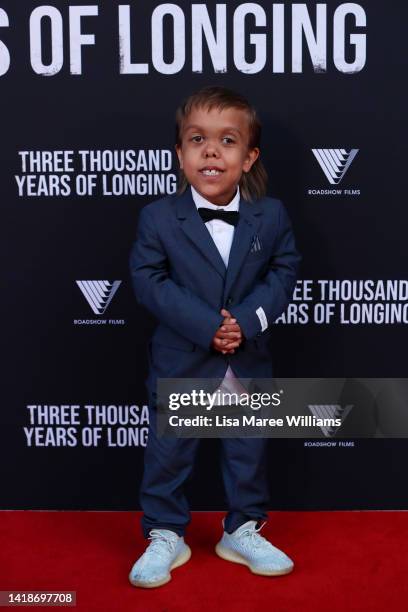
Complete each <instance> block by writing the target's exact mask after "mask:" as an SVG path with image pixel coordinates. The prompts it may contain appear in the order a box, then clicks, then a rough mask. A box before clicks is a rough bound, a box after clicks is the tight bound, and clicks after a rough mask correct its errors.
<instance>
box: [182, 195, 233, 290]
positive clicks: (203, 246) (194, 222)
mask: <svg viewBox="0 0 408 612" xmlns="http://www.w3.org/2000/svg"><path fill="white" fill-rule="evenodd" d="M176 206H177V218H178V219H179V221H180V227H181V229H182V230H183V232H184V233H185V234H186V236H187V237H188V238H189V239H190V240H191V242H192V243H193V244H194V245H195V246H196V247H197V248H198V249H199V251H200V252H201V253H202V254H203V255H204V257H206V259H207V260H208V261H209V262H210V263H211V264H212V265H213V266H214V268H215V269H216V270H217V272H218V273H219V274H220V275H221V277H222V278H225V274H226V271H227V270H226V268H225V264H224V262H223V260H222V257H221V255H220V253H219V251H218V249H217V247H216V246H215V243H214V240H213V239H212V238H211V235H210V233H209V231H208V229H207V228H206V227H205V224H204V223H203V221H202V219H201V217H200V215H199V214H198V212H197V208H196V205H195V203H194V200H193V196H192V195H191V188H190V187H188V188H187V189H186V191H185V192H184V193H182V194H181V195H180V196H179V197H178V199H177V205H176Z"/></svg>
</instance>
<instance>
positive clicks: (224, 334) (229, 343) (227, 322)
mask: <svg viewBox="0 0 408 612" xmlns="http://www.w3.org/2000/svg"><path fill="white" fill-rule="evenodd" d="M221 314H222V316H223V317H224V321H223V322H222V323H221V325H220V327H219V328H218V329H217V331H216V333H215V335H214V338H213V340H212V343H211V346H212V347H213V348H214V349H215V350H217V351H219V352H220V353H222V354H223V355H225V354H227V353H228V354H231V353H235V349H236V348H238V347H239V345H240V344H241V342H242V340H243V334H242V331H241V328H240V326H239V325H238V323H237V320H236V319H234V317H233V316H232V314H231V313H230V312H229V311H228V310H226V308H223V309H222V310H221Z"/></svg>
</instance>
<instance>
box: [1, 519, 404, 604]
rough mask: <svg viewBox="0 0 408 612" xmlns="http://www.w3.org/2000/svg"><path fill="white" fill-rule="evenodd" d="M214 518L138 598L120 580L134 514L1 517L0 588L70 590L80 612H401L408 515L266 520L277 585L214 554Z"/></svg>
mask: <svg viewBox="0 0 408 612" xmlns="http://www.w3.org/2000/svg"><path fill="white" fill-rule="evenodd" d="M222 516H223V514H221V513H219V512H213V513H208V512H195V513H193V520H192V523H191V525H190V528H189V532H188V535H187V537H186V541H187V542H188V543H189V544H190V546H191V548H192V552H193V556H192V558H191V560H190V561H189V562H188V563H187V564H185V565H184V566H182V567H180V568H178V569H176V570H173V573H172V576H173V579H172V581H171V582H169V583H168V584H167V585H165V586H163V587H161V588H158V589H152V590H147V589H146V590H145V589H138V588H135V587H132V586H131V585H130V584H129V583H128V580H127V574H128V572H129V570H130V567H131V565H132V563H133V562H134V561H135V560H136V558H137V556H138V555H139V554H140V553H141V552H142V550H143V549H144V540H143V538H142V536H141V532H140V528H139V523H138V519H139V515H138V514H137V513H134V512H132V513H131V512H31V511H30V512H29V511H25V512H22V511H19V512H12V511H3V512H1V514H0V541H1V548H0V551H1V552H0V555H1V561H0V590H30V589H32V590H41V589H44V590H47V591H50V590H52V591H57V590H65V591H67V590H72V591H74V590H75V591H76V592H77V606H76V609H78V610H81V611H82V610H83V611H86V612H92V611H94V610H95V611H96V610H97V611H98V612H111V611H112V612H113V611H115V612H116V611H120V612H122V611H127V610H132V611H135V610H136V611H138V610H141V611H142V610H143V611H145V612H149V611H157V612H161V611H163V612H165V611H166V612H173V611H181V610H188V611H193V612H194V611H195V610H198V611H201V610H203V611H205V612H210V611H211V610H214V609H215V610H218V609H220V610H223V611H224V612H226V611H228V610H234V612H235V611H236V610H237V611H241V610H243V611H248V612H249V611H251V612H252V611H253V610H257V611H260V610H262V609H265V610H273V611H275V612H286V611H288V612H289V611H290V612H293V611H296V612H298V611H302V612H308V611H309V610H310V611H312V610H313V611H314V612H316V611H320V610H321V611H324V612H335V611H337V610H338V611H340V610H341V611H342V612H344V611H346V612H354V611H362V612H376V611H381V612H384V610H387V612H400V611H401V612H405V611H406V610H408V580H407V571H408V559H407V552H408V513H407V512H272V513H271V514H270V520H269V522H268V523H267V524H266V525H265V527H264V528H263V530H262V534H263V535H265V536H267V537H268V538H270V539H271V541H272V542H273V543H274V544H275V545H276V546H278V547H280V548H282V549H283V550H284V551H285V552H287V553H288V554H289V556H291V557H292V558H293V560H294V561H295V569H294V571H293V572H292V574H289V575H287V576H281V577H276V578H265V577H262V576H255V575H253V574H251V573H250V571H249V570H248V569H247V568H245V567H244V566H240V565H236V564H233V563H229V562H228V561H224V560H222V559H219V558H218V557H217V556H216V555H215V553H214V552H213V548H214V545H215V543H216V542H217V540H218V537H219V536H220V530H221V517H222ZM23 609H28V608H26V607H25V606H24V608H23ZM30 609H31V610H32V609H33V608H30ZM37 609H38V608H37ZM59 609H63V608H59Z"/></svg>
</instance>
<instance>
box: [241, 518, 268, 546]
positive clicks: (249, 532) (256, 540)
mask: <svg viewBox="0 0 408 612" xmlns="http://www.w3.org/2000/svg"><path fill="white" fill-rule="evenodd" d="M264 525H266V522H265V523H262V525H261V526H260V527H258V529H257V528H256V527H253V528H250V529H244V530H243V531H241V533H240V537H241V536H242V537H244V538H246V540H245V542H244V545H245V546H246V547H248V546H251V547H254V548H260V547H261V546H265V545H266V546H267V547H268V548H269V546H270V542H268V540H266V539H265V538H264V537H263V536H261V535H260V533H258V532H259V531H261V529H262V527H263V526H264Z"/></svg>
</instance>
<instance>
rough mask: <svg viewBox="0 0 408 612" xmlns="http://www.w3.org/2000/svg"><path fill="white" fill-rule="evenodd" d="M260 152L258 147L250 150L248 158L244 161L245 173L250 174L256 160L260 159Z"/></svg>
mask: <svg viewBox="0 0 408 612" xmlns="http://www.w3.org/2000/svg"><path fill="white" fill-rule="evenodd" d="M259 153H260V150H259V148H258V147H254V148H253V149H248V153H247V156H246V158H245V161H244V165H243V166H244V167H243V170H244V172H249V171H250V169H251V168H252V166H253V165H254V163H255V162H256V160H257V159H258V157H259Z"/></svg>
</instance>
